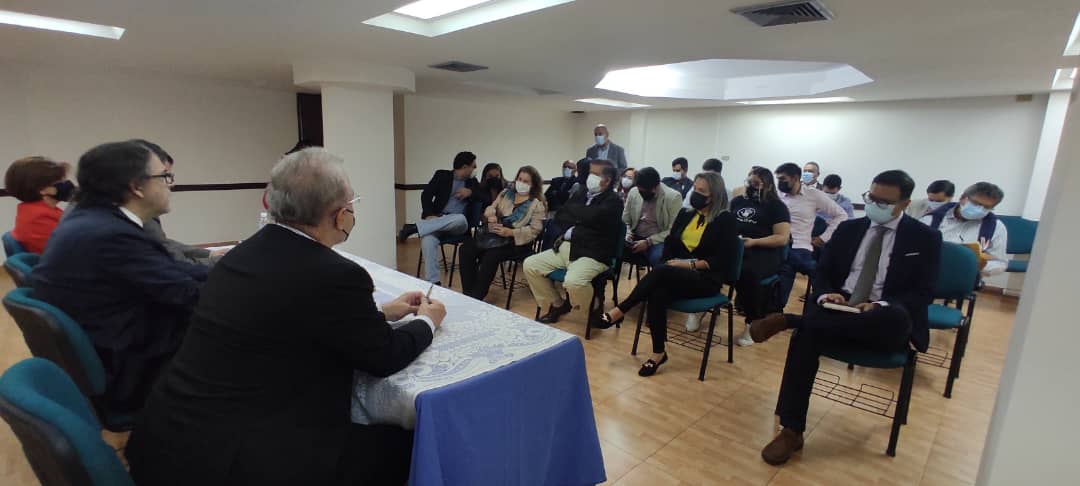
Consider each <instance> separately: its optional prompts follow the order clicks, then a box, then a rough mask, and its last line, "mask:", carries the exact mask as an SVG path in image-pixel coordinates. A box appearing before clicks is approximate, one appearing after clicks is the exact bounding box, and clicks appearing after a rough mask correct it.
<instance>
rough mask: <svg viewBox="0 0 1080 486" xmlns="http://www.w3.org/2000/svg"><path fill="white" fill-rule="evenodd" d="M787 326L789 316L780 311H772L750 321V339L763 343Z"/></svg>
mask: <svg viewBox="0 0 1080 486" xmlns="http://www.w3.org/2000/svg"><path fill="white" fill-rule="evenodd" d="M787 328H788V322H787V316H786V315H784V314H780V313H778V312H776V313H772V314H769V315H767V316H765V317H762V318H761V319H758V320H756V321H754V322H751V323H750V339H753V340H754V342H755V343H763V342H765V341H768V340H769V338H771V337H773V336H775V335H776V333H778V332H780V331H783V330H784V329H787Z"/></svg>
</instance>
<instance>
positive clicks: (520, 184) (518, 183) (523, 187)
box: [514, 181, 532, 194]
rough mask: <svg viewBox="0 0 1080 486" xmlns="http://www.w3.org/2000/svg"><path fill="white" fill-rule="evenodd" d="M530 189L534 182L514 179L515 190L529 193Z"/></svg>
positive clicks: (519, 192) (520, 192)
mask: <svg viewBox="0 0 1080 486" xmlns="http://www.w3.org/2000/svg"><path fill="white" fill-rule="evenodd" d="M529 189H532V184H526V183H524V182H521V181H514V190H515V191H517V193H518V194H528V193H529Z"/></svg>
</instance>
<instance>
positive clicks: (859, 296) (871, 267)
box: [848, 226, 889, 305]
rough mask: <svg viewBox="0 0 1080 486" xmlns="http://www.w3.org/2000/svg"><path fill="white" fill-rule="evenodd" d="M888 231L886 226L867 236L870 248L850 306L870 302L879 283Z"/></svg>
mask: <svg viewBox="0 0 1080 486" xmlns="http://www.w3.org/2000/svg"><path fill="white" fill-rule="evenodd" d="M888 230H889V228H886V227H884V226H877V227H874V228H871V229H870V231H871V232H872V233H871V234H870V235H868V236H867V237H868V238H870V246H869V247H867V249H866V255H865V256H864V257H863V262H862V270H861V271H860V272H859V278H858V280H856V281H855V288H854V289H852V290H851V299H849V300H848V303H849V304H851V305H856V304H862V303H864V302H867V301H868V300H870V293H871V292H872V291H873V290H874V282H875V281H877V274H878V261H879V260H881V244H882V242H883V241H884V240H885V232H886V231H888Z"/></svg>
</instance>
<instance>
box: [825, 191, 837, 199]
mask: <svg viewBox="0 0 1080 486" xmlns="http://www.w3.org/2000/svg"><path fill="white" fill-rule="evenodd" d="M825 195H826V196H829V199H832V200H833V201H838V200H840V193H839V192H838V193H835V194H830V193H827V192H826V193H825Z"/></svg>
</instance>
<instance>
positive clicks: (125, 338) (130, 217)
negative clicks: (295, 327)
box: [31, 142, 207, 414]
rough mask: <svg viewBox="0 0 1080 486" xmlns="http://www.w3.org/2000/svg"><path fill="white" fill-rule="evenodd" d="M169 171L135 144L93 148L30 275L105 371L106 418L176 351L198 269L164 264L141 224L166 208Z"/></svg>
mask: <svg viewBox="0 0 1080 486" xmlns="http://www.w3.org/2000/svg"><path fill="white" fill-rule="evenodd" d="M171 182H172V174H171V173H170V172H168V171H167V170H166V168H165V165H164V164H162V162H161V160H159V159H158V158H157V156H156V155H154V154H153V152H152V151H150V150H149V149H147V148H146V147H145V146H143V145H140V144H138V143H135V142H118V143H108V144H104V145H100V146H98V147H95V148H93V149H91V150H90V151H88V152H86V153H85V154H83V156H82V157H80V158H79V196H78V208H77V209H75V210H73V211H72V212H71V213H70V214H69V215H68V217H66V218H64V220H63V221H61V223H60V225H59V226H57V228H56V230H55V231H54V232H53V234H52V237H51V238H50V239H49V246H48V247H47V248H46V249H45V254H44V255H42V257H41V263H40V264H38V266H37V267H35V268H34V272H33V274H32V276H31V282H32V285H33V289H34V296H35V297H37V298H38V299H41V300H43V301H45V302H48V303H50V304H52V305H54V306H56V307H58V308H60V309H61V310H63V311H64V312H66V313H67V314H68V315H70V316H71V318H72V319H74V320H75V322H77V323H78V324H79V326H80V327H82V328H83V329H84V330H85V331H86V333H87V334H88V335H89V336H90V341H91V342H92V343H93V345H94V348H95V349H96V350H97V353H98V356H100V357H101V361H102V363H103V364H104V366H105V373H106V380H105V397H104V400H103V401H102V403H101V404H100V406H102V407H103V408H104V409H105V410H106V411H107V412H108V413H109V414H134V413H135V412H137V411H139V410H140V409H141V408H142V406H143V402H144V401H145V399H146V397H147V395H149V393H150V388H151V385H152V384H153V382H154V380H155V378H156V377H157V375H158V372H159V370H160V369H161V368H162V367H163V366H165V364H166V363H167V362H168V361H169V359H170V358H171V357H172V355H173V354H174V353H175V352H176V350H177V349H178V348H179V347H180V341H181V339H182V338H183V336H184V331H185V329H186V328H187V321H188V317H189V315H190V313H191V309H192V308H193V307H194V306H195V303H196V301H198V299H199V288H200V287H201V285H202V282H203V281H205V280H206V274H207V269H206V267H205V266H201V265H192V264H189V263H182V262H177V261H175V260H173V259H172V258H171V257H170V256H169V252H168V251H166V249H165V247H164V246H162V245H161V243H160V242H158V241H157V240H156V239H154V238H153V237H152V236H151V235H149V234H148V233H147V232H146V231H144V230H143V228H142V226H143V224H145V222H146V221H150V220H152V219H153V218H156V217H158V216H160V215H162V214H164V213H166V212H168V211H169V186H168V184H169V183H171Z"/></svg>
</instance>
